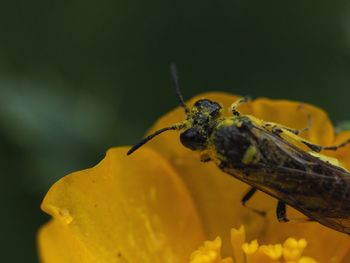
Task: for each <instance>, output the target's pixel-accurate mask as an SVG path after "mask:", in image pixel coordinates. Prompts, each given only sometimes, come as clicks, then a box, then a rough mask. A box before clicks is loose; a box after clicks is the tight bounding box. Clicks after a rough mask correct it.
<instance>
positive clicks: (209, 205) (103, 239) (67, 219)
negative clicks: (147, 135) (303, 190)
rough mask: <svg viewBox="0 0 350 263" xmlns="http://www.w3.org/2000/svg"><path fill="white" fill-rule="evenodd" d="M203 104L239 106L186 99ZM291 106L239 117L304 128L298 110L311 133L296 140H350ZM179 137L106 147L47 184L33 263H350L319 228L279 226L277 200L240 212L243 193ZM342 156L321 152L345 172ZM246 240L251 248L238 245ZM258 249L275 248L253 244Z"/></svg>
mask: <svg viewBox="0 0 350 263" xmlns="http://www.w3.org/2000/svg"><path fill="white" fill-rule="evenodd" d="M202 97H205V98H208V99H212V100H215V101H218V102H220V103H222V104H223V106H224V108H225V109H226V108H228V107H229V105H230V104H231V103H232V102H233V101H235V100H236V99H237V97H235V96H232V95H228V94H223V93H208V94H203V95H200V96H197V97H195V98H193V99H192V100H191V101H190V102H189V105H191V104H193V102H194V101H196V100H198V99H199V98H202ZM299 105H300V103H297V102H290V101H273V100H268V99H257V100H255V101H253V102H252V103H249V104H246V105H242V107H240V108H239V110H240V111H241V112H242V113H244V114H248V113H249V114H252V115H254V116H256V117H258V118H261V119H264V120H268V121H274V122H277V123H281V124H284V125H287V126H289V127H293V128H303V127H305V126H306V124H307V117H306V115H307V114H306V113H305V112H309V113H311V115H312V119H313V124H312V129H311V130H310V131H308V132H305V134H303V136H304V137H305V138H307V139H309V140H310V141H312V142H314V143H317V144H320V145H332V144H334V143H337V142H340V141H342V140H344V139H345V138H348V137H350V132H345V133H341V134H339V135H335V134H334V131H333V126H332V124H331V123H330V121H329V119H328V117H327V115H326V114H325V113H324V112H323V111H322V110H320V109H318V108H316V107H314V106H311V105H305V106H304V110H299V111H298V108H299ZM183 118H184V113H183V111H182V109H179V108H178V109H175V110H174V111H172V112H170V113H168V114H166V115H165V116H163V117H162V118H161V119H160V120H159V121H158V122H157V123H156V124H155V125H154V127H153V128H152V129H151V131H150V132H152V131H154V130H157V129H159V128H163V127H166V126H169V125H171V124H173V123H176V122H178V121H181V120H183ZM178 136H179V135H178V133H176V132H168V133H164V134H162V135H161V136H159V137H157V138H156V139H154V140H153V141H151V142H149V143H148V144H147V145H145V146H144V147H142V148H140V149H139V150H138V151H137V152H135V153H134V154H133V155H132V156H126V151H127V150H128V147H119V148H113V149H111V150H109V151H108V152H107V155H106V157H105V158H104V159H103V160H102V161H101V163H99V164H98V165H97V166H95V167H93V168H90V169H87V170H83V171H79V172H76V173H72V174H70V175H68V176H65V177H64V178H62V179H61V180H59V181H58V182H57V183H55V184H54V185H53V186H52V187H51V189H50V190H49V192H48V193H47V195H46V196H45V198H44V201H43V203H42V209H43V210H44V211H45V212H47V213H48V214H50V215H51V216H52V217H53V218H52V219H51V221H50V222H49V223H47V224H46V225H44V226H43V227H42V228H41V229H40V231H39V234H38V246H39V254H40V258H41V261H42V262H44V263H54V262H152V263H156V262H165V263H166V262H192V263H197V262H198V263H204V262H208V263H210V262H235V263H242V262H247V263H255V262H259V263H263V262H290V263H292V262H299V263H311V262H324V263H329V262H331V263H338V262H350V238H349V237H348V236H347V235H345V234H342V233H339V232H336V231H334V230H331V229H328V228H326V227H324V226H321V225H320V224H318V223H297V222H290V223H285V224H282V223H278V222H277V220H276V218H275V205H276V200H274V199H273V198H271V197H269V196H266V195H265V194H262V193H257V194H256V196H254V197H253V198H252V200H251V201H249V206H251V207H254V208H258V209H260V210H264V211H267V216H266V217H265V218H263V217H261V216H259V215H256V214H255V213H253V212H252V211H250V210H249V209H247V208H244V207H242V206H241V204H240V199H241V197H242V195H243V194H244V193H245V191H246V190H247V189H248V186H247V185H245V184H244V183H241V182H239V181H237V180H236V179H234V178H232V177H231V176H228V175H227V174H224V173H223V172H221V171H220V170H219V169H218V168H217V167H216V166H215V165H214V164H213V163H202V162H200V161H199V156H198V154H196V153H195V152H192V151H190V150H188V149H186V148H185V147H183V146H182V145H181V144H180V142H179V139H178ZM349 151H350V147H345V148H343V149H340V150H339V151H336V152H333V153H331V152H330V153H329V154H330V155H331V156H333V157H335V158H338V160H339V161H340V162H341V164H342V165H344V166H345V167H347V168H348V169H350V154H349ZM287 214H288V217H289V218H291V219H295V218H296V219H298V218H303V215H301V214H300V213H299V212H297V211H295V210H294V209H292V208H288V211H287ZM242 224H243V225H244V226H245V230H246V231H247V233H245V231H244V229H243V228H240V229H239V230H232V231H231V228H232V227H237V226H239V225H242ZM230 231H231V237H230V236H229V233H230ZM242 233H244V235H243V234H242ZM217 236H219V237H220V238H216V237H217ZM246 237H247V240H253V241H252V242H250V243H245V242H246ZM205 240H214V241H206V242H205ZM254 240H256V241H254ZM258 242H259V243H260V244H275V245H262V246H259V245H258ZM283 242H284V243H283ZM306 242H307V244H308V246H306ZM203 244H204V246H202V245H203ZM201 246H202V247H201ZM302 254H303V255H307V256H309V257H304V256H302ZM221 255H224V256H225V257H224V258H222V257H221ZM233 259H234V260H235V261H233ZM313 259H315V260H317V261H314V260H313ZM254 260H255V261H254ZM256 260H258V261H256ZM264 260H266V261H264Z"/></svg>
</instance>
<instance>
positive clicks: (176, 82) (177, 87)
mask: <svg viewBox="0 0 350 263" xmlns="http://www.w3.org/2000/svg"><path fill="white" fill-rule="evenodd" d="M170 76H171V79H172V82H173V85H174V87H175V92H176V96H177V98H178V99H179V102H180V106H181V107H182V108H184V110H185V113H186V115H188V113H189V112H190V109H189V108H188V107H187V105H186V103H185V101H184V99H183V97H182V94H181V90H180V85H179V77H178V75H177V69H176V65H175V64H174V63H171V64H170Z"/></svg>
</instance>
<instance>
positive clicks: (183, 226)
mask: <svg viewBox="0 0 350 263" xmlns="http://www.w3.org/2000/svg"><path fill="white" fill-rule="evenodd" d="M127 149H128V148H114V149H111V150H109V151H108V153H107V155H106V157H105V159H103V161H102V162H101V163H99V164H98V165H97V166H95V167H94V168H92V169H88V170H84V171H80V172H76V173H73V174H70V175H68V176H66V177H64V178H63V179H61V180H60V181H58V182H57V183H56V184H54V185H53V187H52V188H51V189H50V190H49V192H48V193H47V195H46V197H45V199H44V201H43V204H42V209H43V210H44V211H46V212H47V213H49V214H50V215H52V216H53V217H54V218H55V219H54V221H53V222H51V223H49V224H48V225H46V226H44V227H43V229H42V230H41V232H40V235H39V248H40V251H41V252H40V254H41V258H43V262H48V263H52V262H104V263H105V262H106V263H108V262H152V263H154V262H186V261H187V260H188V257H189V254H190V253H191V252H192V251H193V250H194V249H195V248H196V247H198V246H199V244H201V243H202V242H203V240H204V234H203V231H202V228H201V221H200V219H199V218H198V215H197V212H196V209H195V207H194V204H193V201H192V199H191V197H190V195H189V194H188V192H187V190H186V188H185V187H184V185H183V183H182V182H181V180H180V179H179V178H178V176H177V174H176V173H175V172H174V170H173V169H172V168H171V167H170V166H169V165H168V163H167V162H166V161H165V160H164V159H163V158H162V157H161V156H160V155H159V154H157V153H155V152H154V151H152V150H150V149H147V148H146V147H144V148H143V149H140V150H139V151H138V152H137V153H135V154H134V155H133V156H128V157H127V156H126V151H127ZM57 247H59V248H57ZM63 250H67V254H65V253H64V252H62V251H63ZM80 254H81V255H83V256H82V258H81V260H76V258H79V256H80ZM85 255H86V256H85ZM53 258H54V259H53ZM67 258H69V259H70V261H69V260H66V259H67ZM54 260H55V261H54ZM95 260H97V261H95Z"/></svg>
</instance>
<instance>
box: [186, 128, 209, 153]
mask: <svg viewBox="0 0 350 263" xmlns="http://www.w3.org/2000/svg"><path fill="white" fill-rule="evenodd" d="M180 141H181V143H182V144H183V146H185V147H187V148H189V149H191V150H193V151H195V150H203V149H205V148H206V144H207V136H206V135H205V134H203V132H201V131H200V130H199V129H198V128H189V129H188V130H186V131H184V132H183V133H181V134H180Z"/></svg>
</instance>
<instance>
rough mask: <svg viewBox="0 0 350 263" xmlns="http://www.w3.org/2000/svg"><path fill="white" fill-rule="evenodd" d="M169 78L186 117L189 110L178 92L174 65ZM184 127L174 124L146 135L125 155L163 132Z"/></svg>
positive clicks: (181, 124) (180, 124)
mask: <svg viewBox="0 0 350 263" xmlns="http://www.w3.org/2000/svg"><path fill="white" fill-rule="evenodd" d="M170 76H171V79H172V82H173V85H174V87H175V92H176V96H177V98H178V99H179V102H180V106H181V107H182V108H183V109H184V110H185V113H186V115H187V116H188V114H189V112H190V109H189V108H188V107H187V105H186V103H185V101H184V99H183V97H182V94H181V91H180V86H179V79H178V76H177V70H176V65H175V64H173V63H172V64H170ZM184 127H185V124H184V123H176V124H174V125H172V126H169V127H165V128H162V129H160V130H158V131H155V132H154V133H152V134H150V135H148V136H147V137H145V138H143V139H142V140H141V141H139V142H138V143H136V144H135V145H134V146H132V147H131V148H130V150H129V151H128V152H127V153H126V154H127V155H130V154H132V153H133V152H134V151H136V150H137V149H138V148H140V147H141V146H142V145H144V144H145V143H147V142H148V141H150V140H152V139H153V138H154V137H156V136H157V135H159V134H161V133H163V132H165V131H170V130H181V129H182V128H184Z"/></svg>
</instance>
